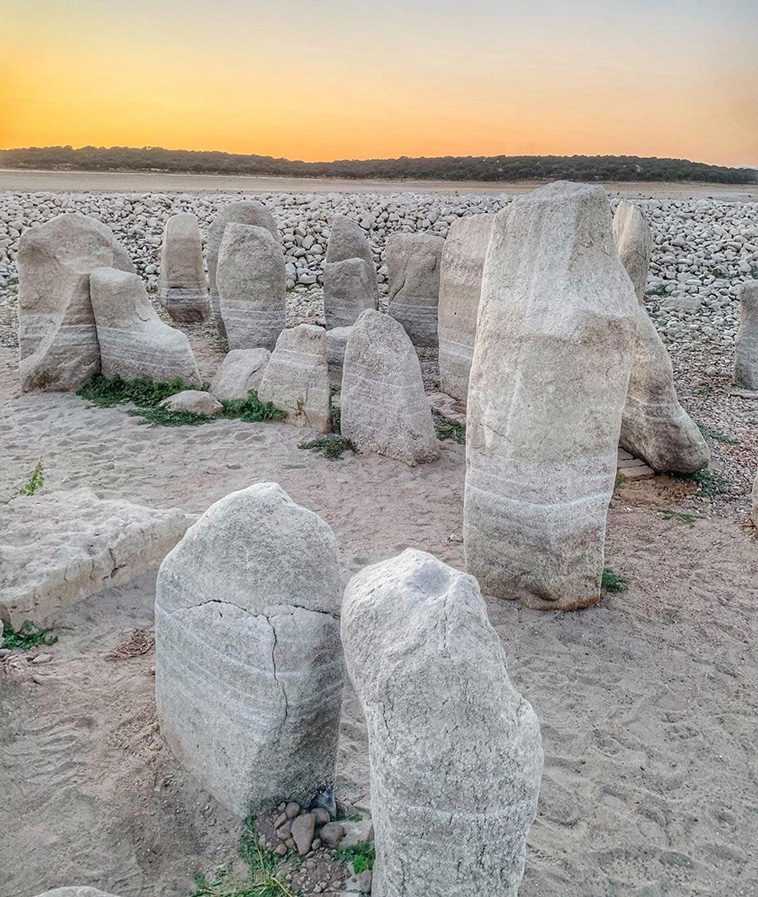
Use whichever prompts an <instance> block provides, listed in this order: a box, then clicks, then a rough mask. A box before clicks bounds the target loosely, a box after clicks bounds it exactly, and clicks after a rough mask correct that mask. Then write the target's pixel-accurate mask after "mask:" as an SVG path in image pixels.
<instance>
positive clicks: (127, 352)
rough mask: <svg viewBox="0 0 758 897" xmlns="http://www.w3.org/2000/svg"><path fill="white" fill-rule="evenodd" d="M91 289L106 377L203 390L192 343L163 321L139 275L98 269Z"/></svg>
mask: <svg viewBox="0 0 758 897" xmlns="http://www.w3.org/2000/svg"><path fill="white" fill-rule="evenodd" d="M90 289H91V298H92V308H93V309H94V313H95V322H96V325H97V340H98V342H99V344H100V356H101V359H102V371H103V374H104V375H105V376H106V377H121V378H122V379H124V380H135V379H137V378H138V377H148V378H149V379H150V380H155V381H157V382H163V381H166V380H172V379H174V378H175V377H181V379H182V380H184V382H185V383H187V384H189V385H190V386H200V374H199V372H198V370H197V362H196V361H195V356H194V354H193V352H192V348H191V346H190V344H189V340H188V339H187V337H186V335H185V334H183V333H182V332H181V331H180V330H176V329H174V328H173V327H170V326H169V325H168V324H164V323H163V321H161V319H160V318H159V317H158V315H157V313H156V311H155V309H154V308H153V306H152V305H151V304H150V300H149V299H148V297H147V292H146V290H145V285H144V284H143V282H142V280H141V278H140V277H139V276H138V275H137V274H127V273H126V272H125V271H117V270H116V269H115V268H95V270H94V271H93V272H92V274H91V275H90Z"/></svg>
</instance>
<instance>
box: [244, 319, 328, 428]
mask: <svg viewBox="0 0 758 897" xmlns="http://www.w3.org/2000/svg"><path fill="white" fill-rule="evenodd" d="M258 398H259V399H260V400H261V402H273V404H274V405H276V407H277V408H281V409H282V411H286V412H287V422H288V423H291V424H294V425H295V426H296V427H309V428H310V429H311V430H315V431H316V432H317V433H329V432H330V431H331V429H332V409H331V387H330V385H329V367H328V365H327V363H326V355H325V353H324V328H323V327H317V326H316V325H315V324H300V325H298V326H297V327H293V328H291V329H289V330H283V331H282V332H281V334H280V335H279V339H278V340H277V341H276V348H275V349H274V352H273V354H272V355H271V360H270V361H269V363H268V365H267V367H266V371H265V373H264V374H263V379H262V380H261V385H260V387H259V388H258Z"/></svg>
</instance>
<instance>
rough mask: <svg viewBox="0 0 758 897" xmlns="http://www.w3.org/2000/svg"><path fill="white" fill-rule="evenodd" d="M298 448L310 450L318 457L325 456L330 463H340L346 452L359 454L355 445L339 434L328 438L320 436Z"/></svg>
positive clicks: (301, 444)
mask: <svg viewBox="0 0 758 897" xmlns="http://www.w3.org/2000/svg"><path fill="white" fill-rule="evenodd" d="M298 448H301V449H310V450H311V451H312V452H315V453H316V454H317V455H323V456H324V457H325V458H327V459H328V460H329V461H339V460H340V458H342V456H343V455H344V453H345V452H352V453H353V454H354V455H355V454H357V450H356V448H355V446H354V445H353V443H352V442H351V441H350V440H349V439H345V437H344V436H340V435H339V434H337V433H329V435H328V436H318V437H317V438H316V439H311V440H310V441H309V442H301V443H300V445H298Z"/></svg>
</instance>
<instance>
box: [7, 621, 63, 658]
mask: <svg viewBox="0 0 758 897" xmlns="http://www.w3.org/2000/svg"><path fill="white" fill-rule="evenodd" d="M3 639H4V644H3V647H4V648H10V649H14V648H15V649H17V650H19V651H30V650H31V649H32V648H36V647H37V646H38V645H54V644H55V643H56V642H57V641H58V636H57V635H53V634H52V633H51V632H50V630H48V629H43V628H42V627H41V626H37V624H36V623H32V621H31V620H24V622H23V623H22V624H21V626H20V627H19V628H18V629H13V627H12V626H9V625H8V624H7V623H6V624H5V625H4V626H3Z"/></svg>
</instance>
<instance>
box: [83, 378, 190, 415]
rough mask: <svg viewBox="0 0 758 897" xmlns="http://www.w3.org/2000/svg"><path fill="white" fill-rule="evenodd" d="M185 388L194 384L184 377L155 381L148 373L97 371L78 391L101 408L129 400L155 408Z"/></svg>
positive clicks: (135, 403)
mask: <svg viewBox="0 0 758 897" xmlns="http://www.w3.org/2000/svg"><path fill="white" fill-rule="evenodd" d="M185 389H194V387H193V386H190V385H189V384H188V383H185V382H184V380H182V379H181V377H175V378H174V379H173V380H168V381H166V382H158V383H156V382H155V381H154V380H150V379H149V378H148V377H139V378H137V379H136V380H123V379H122V378H121V377H104V376H103V375H102V374H95V376H94V377H93V378H92V379H91V380H90V381H89V383H87V384H85V385H84V386H83V387H82V388H81V389H80V390H78V391H77V393H76V394H77V395H78V396H81V397H82V398H83V399H87V401H88V402H92V404H93V405H99V406H100V407H101V408H112V407H113V406H114V405H124V404H126V403H127V402H132V403H133V404H134V405H136V406H137V407H138V408H156V407H157V406H158V405H159V404H160V403H161V402H162V401H163V400H164V399H167V398H168V397H169V396H173V395H176V393H178V392H184V390H185Z"/></svg>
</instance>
